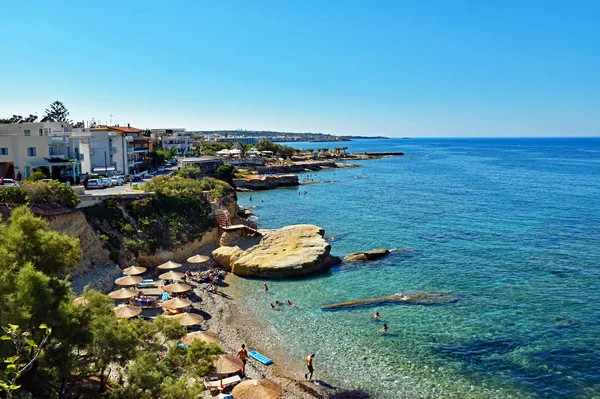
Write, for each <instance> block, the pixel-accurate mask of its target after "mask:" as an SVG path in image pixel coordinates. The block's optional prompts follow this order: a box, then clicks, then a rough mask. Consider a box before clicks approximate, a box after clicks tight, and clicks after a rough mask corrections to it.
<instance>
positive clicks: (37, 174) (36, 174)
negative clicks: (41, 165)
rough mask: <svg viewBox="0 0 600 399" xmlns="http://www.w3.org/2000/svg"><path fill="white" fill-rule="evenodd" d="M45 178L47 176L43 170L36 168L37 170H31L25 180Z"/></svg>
mask: <svg viewBox="0 0 600 399" xmlns="http://www.w3.org/2000/svg"><path fill="white" fill-rule="evenodd" d="M46 178H47V176H46V175H45V174H44V173H43V172H40V171H39V170H38V171H37V172H33V173H32V174H31V175H29V177H28V178H27V179H26V180H27V181H40V180H44V179H46Z"/></svg>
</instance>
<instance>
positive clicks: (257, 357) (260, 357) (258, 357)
mask: <svg viewBox="0 0 600 399" xmlns="http://www.w3.org/2000/svg"><path fill="white" fill-rule="evenodd" d="M248 356H250V357H251V358H252V359H254V360H256V361H259V362H261V363H262V364H266V365H267V366H268V365H269V364H273V360H272V359H269V358H268V357H266V356H265V355H263V354H260V353H258V352H257V351H250V352H248Z"/></svg>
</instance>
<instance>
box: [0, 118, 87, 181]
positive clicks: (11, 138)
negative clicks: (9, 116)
mask: <svg viewBox="0 0 600 399" xmlns="http://www.w3.org/2000/svg"><path fill="white" fill-rule="evenodd" d="M81 159H82V156H81V152H80V140H79V137H74V136H73V135H72V127H71V125H70V124H68V123H64V122H29V123H24V122H19V123H3V124H0V176H3V177H7V178H15V179H19V178H21V179H25V178H27V177H28V176H30V175H31V174H32V173H33V172H35V171H41V172H43V173H44V174H45V175H46V176H48V178H52V179H59V180H63V181H66V180H69V181H71V182H73V183H75V182H76V181H77V180H78V178H79V177H81Z"/></svg>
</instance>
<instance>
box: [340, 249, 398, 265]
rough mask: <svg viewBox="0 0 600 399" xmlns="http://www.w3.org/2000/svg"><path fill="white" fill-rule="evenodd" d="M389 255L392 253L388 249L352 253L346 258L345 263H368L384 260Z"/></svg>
mask: <svg viewBox="0 0 600 399" xmlns="http://www.w3.org/2000/svg"><path fill="white" fill-rule="evenodd" d="M389 253H390V251H389V250H388V249H386V248H377V249H372V250H370V251H363V252H352V253H351V254H348V255H347V256H346V257H345V258H344V262H367V261H370V260H375V259H379V258H383V257H384V256H386V255H387V254H389Z"/></svg>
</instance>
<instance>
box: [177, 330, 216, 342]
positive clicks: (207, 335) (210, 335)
mask: <svg viewBox="0 0 600 399" xmlns="http://www.w3.org/2000/svg"><path fill="white" fill-rule="evenodd" d="M195 339H199V340H201V341H204V342H208V343H213V342H217V341H218V340H219V335H218V334H216V333H214V332H210V331H194V332H191V333H189V334H187V335H186V336H185V337H183V338H181V343H182V344H184V345H191V344H192V342H194V340H195Z"/></svg>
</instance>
